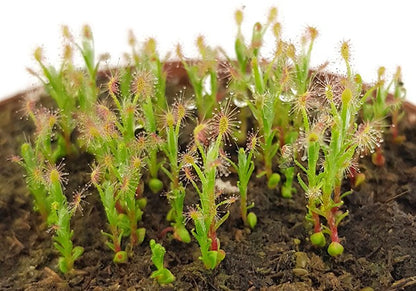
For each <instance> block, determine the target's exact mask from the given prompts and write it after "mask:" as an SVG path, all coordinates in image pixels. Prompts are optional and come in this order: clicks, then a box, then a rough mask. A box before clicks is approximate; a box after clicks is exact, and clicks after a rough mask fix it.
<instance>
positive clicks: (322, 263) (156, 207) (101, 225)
mask: <svg viewBox="0 0 416 291" xmlns="http://www.w3.org/2000/svg"><path fill="white" fill-rule="evenodd" d="M19 98H21V97H17V98H16V99H15V100H13V101H12V102H3V104H1V108H0V163H1V164H2V166H1V168H0V238H1V239H0V289H1V290H9V289H10V290H51V289H59V290H62V289H64V290H65V289H68V290H127V289H128V290H360V289H361V288H364V287H372V288H374V290H416V179H415V178H416V128H415V127H414V126H410V125H409V124H410V123H409V122H408V121H407V127H406V128H405V129H404V131H405V134H406V137H407V141H406V142H405V143H403V144H401V145H392V144H391V143H390V142H389V141H388V138H387V141H386V142H385V144H384V146H385V155H386V160H387V163H386V166H385V167H383V168H375V166H373V165H372V164H371V163H370V162H368V161H367V160H364V161H363V162H364V165H363V167H364V172H365V174H366V176H367V181H366V183H365V184H364V185H362V186H361V188H360V189H357V190H356V191H354V192H355V193H353V194H352V195H350V196H349V197H348V198H347V199H346V203H345V209H348V210H349V211H350V215H349V216H348V217H347V218H346V219H345V220H344V221H343V222H342V224H341V225H340V227H339V231H340V236H341V238H342V243H343V244H344V246H345V253H344V254H343V255H342V256H340V257H339V258H332V257H330V256H329V255H328V254H327V253H326V250H321V249H315V248H313V247H312V246H311V244H310V243H309V241H308V237H309V234H308V230H307V228H306V227H305V223H304V216H305V211H306V208H305V205H306V201H305V198H304V197H303V195H302V192H301V191H300V190H299V191H298V193H297V194H295V195H294V198H293V199H291V200H287V199H283V198H281V197H280V195H279V193H277V192H275V191H270V190H268V189H267V188H266V187H264V186H265V184H266V183H265V181H264V180H262V179H254V180H253V182H252V183H251V184H250V191H249V195H250V199H251V200H254V202H255V208H254V211H255V213H256V214H257V216H258V220H259V223H258V225H257V227H256V228H255V230H254V231H253V232H251V233H249V232H248V231H246V230H244V229H243V227H242V223H241V221H240V220H239V218H238V211H237V205H234V206H233V207H232V208H231V209H230V210H231V212H232V214H231V216H230V218H229V219H228V220H227V221H226V223H225V224H224V225H223V226H222V227H221V228H220V229H219V233H218V236H219V238H220V240H221V248H222V249H224V250H225V251H226V258H225V260H224V261H223V262H222V263H221V264H220V266H219V267H218V268H217V269H216V270H214V271H207V270H205V269H204V267H203V265H202V263H201V262H200V261H199V260H198V256H199V249H198V245H197V243H196V242H195V241H192V242H191V243H190V244H189V245H184V244H182V243H179V242H177V241H175V240H172V239H171V238H170V237H169V236H167V237H165V238H164V239H163V240H160V239H158V241H159V242H162V243H163V245H164V247H165V248H166V250H167V254H166V256H165V262H166V266H168V267H169V269H170V270H171V271H172V273H173V274H174V275H175V276H176V278H177V280H176V282H174V283H173V284H171V285H169V286H165V287H163V288H161V287H160V286H158V285H157V284H156V283H155V282H154V281H153V279H150V278H149V276H150V274H151V272H152V271H153V266H152V264H151V260H150V254H151V253H150V247H149V240H150V239H151V238H157V237H158V234H159V233H160V231H161V230H162V229H163V228H165V227H166V226H167V225H168V224H167V222H166V221H165V219H164V215H165V214H166V212H167V210H168V204H167V201H166V197H164V196H163V195H153V194H151V193H150V192H149V191H147V190H146V191H145V195H146V196H147V197H148V200H149V203H148V206H147V207H146V209H145V214H144V218H143V226H144V227H146V229H147V235H146V239H145V241H144V242H143V244H142V245H141V246H139V247H137V248H136V249H135V255H134V257H133V258H132V259H131V260H130V261H129V263H128V264H126V265H116V264H114V263H113V262H112V255H113V254H112V252H111V250H109V249H108V248H107V247H106V246H105V245H104V240H105V238H104V237H103V236H102V235H101V233H100V230H101V229H106V219H105V214H104V211H103V209H102V207H101V205H100V202H99V199H98V198H97V193H96V192H95V191H94V189H90V191H89V192H90V193H91V195H89V196H88V198H87V202H88V204H86V205H85V207H84V213H83V215H82V216H81V215H79V214H78V215H77V216H76V217H74V220H73V227H74V230H75V241H76V244H77V245H82V246H84V247H85V253H84V255H83V256H82V258H81V259H80V260H78V261H77V262H76V265H75V267H76V269H77V271H76V272H75V273H74V274H71V275H68V276H66V277H65V276H63V275H61V274H60V273H59V271H58V270H57V267H56V264H57V254H56V252H55V251H54V249H53V247H52V244H51V237H50V234H49V233H48V232H47V231H46V230H45V229H41V228H40V223H39V222H40V220H39V218H38V215H37V214H36V213H35V212H34V211H32V204H31V197H30V196H29V193H28V191H27V189H26V187H25V182H24V179H23V174H24V173H23V171H22V169H21V168H20V167H19V166H18V165H15V164H13V163H11V162H9V161H8V158H9V157H10V156H11V155H12V154H17V153H18V152H19V146H20V144H21V143H22V142H23V141H25V140H27V139H30V136H31V133H30V132H31V130H32V126H31V123H30V122H29V121H26V120H24V119H21V114H20V113H19V112H17V111H18V110H19V106H20V104H19V101H18V100H19ZM91 161H92V157H90V156H87V155H82V156H80V157H79V158H76V159H75V158H72V159H71V158H68V159H66V160H65V164H66V169H67V170H68V171H70V172H71V173H72V174H71V176H70V177H69V178H70V184H69V185H68V187H67V193H68V195H70V194H71V193H72V191H74V190H75V189H76V187H78V186H82V185H84V184H85V183H86V182H87V181H88V171H89V170H90V169H89V163H91ZM345 186H346V187H348V185H347V184H346V185H345ZM188 196H189V197H190V198H189V201H188V205H189V203H192V199H193V198H192V193H189V195H188ZM188 226H189V228H191V227H192V226H191V225H188Z"/></svg>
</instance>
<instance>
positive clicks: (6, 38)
mask: <svg viewBox="0 0 416 291" xmlns="http://www.w3.org/2000/svg"><path fill="white" fill-rule="evenodd" d="M6 3H7V4H6ZM271 6H276V7H277V8H278V20H279V21H280V22H281V23H282V27H283V38H284V39H286V40H292V41H297V40H299V38H300V36H301V34H302V32H303V31H304V29H305V27H306V26H307V25H311V26H315V27H317V28H318V30H319V33H320V35H319V37H318V39H317V41H316V45H315V47H314V51H313V55H312V65H313V66H317V65H319V64H321V63H323V62H325V61H330V62H331V70H333V71H336V72H342V68H343V64H342V62H341V60H340V57H339V56H338V51H339V45H340V43H341V41H342V40H349V41H350V43H351V46H352V49H353V51H352V54H353V62H352V64H353V68H354V71H355V72H357V73H360V74H361V75H362V76H363V78H364V79H365V81H369V82H371V81H374V80H375V78H376V71H377V68H378V67H379V66H381V65H383V66H385V67H386V68H387V72H388V73H390V74H393V73H394V71H395V68H396V66H397V65H400V66H401V67H402V71H403V81H404V83H405V86H406V88H407V92H408V94H407V99H408V100H411V101H412V102H413V103H416V56H415V53H416V44H415V33H414V30H415V28H416V16H415V12H416V9H413V6H414V5H413V3H412V1H404V0H402V1H400V0H399V1H384V0H378V1H373V0H365V1H363V0H345V1H337V0H332V1H329V0H328V1H319V0H316V1H310V0H305V1H294V0H292V1H290V0H287V1H269V0H265V1H232V0H222V1H217V0H206V1H196V0H194V1H191V0H189V1H185V0H176V1H171V0H167V1H161V0H148V1H139V0H136V1H127V0H124V1H114V0H113V1H103V0H102V1H88V0H84V1H82V0H71V1H59V0H54V1H53V0H47V1H30V0H28V1H22V0H15V1H2V2H1V4H0V41H1V43H0V66H1V67H0V99H3V98H7V97H9V96H11V95H12V94H14V93H16V92H18V91H21V90H23V89H25V88H28V87H30V86H36V85H39V83H38V82H37V80H36V79H35V78H34V77H32V76H30V75H29V74H28V73H27V72H26V67H30V68H37V67H36V63H35V61H34V60H33V57H32V53H33V51H34V49H35V48H36V47H37V46H41V47H43V48H44V51H45V54H46V55H47V56H48V62H50V63H52V64H56V65H58V64H59V62H60V61H59V57H60V53H61V43H62V37H61V28H60V26H61V24H67V25H68V26H69V27H70V28H71V30H72V32H73V33H74V34H75V35H78V34H79V32H80V30H81V26H82V25H83V24H86V23H87V24H90V25H91V27H92V29H93V33H94V38H95V45H96V50H97V52H98V53H104V52H109V53H110V54H111V56H112V63H113V64H120V62H121V60H122V54H123V53H124V52H128V51H129V47H128V44H127V35H128V34H127V32H128V29H132V30H133V31H134V32H135V34H136V36H137V38H138V39H139V40H143V39H145V38H146V37H149V36H150V37H154V38H156V40H157V42H158V48H159V52H161V54H162V55H164V54H165V53H166V52H167V51H173V50H174V47H175V45H176V43H178V42H179V43H181V44H182V46H183V48H184V53H185V55H186V56H189V57H192V56H195V49H194V48H195V45H194V43H195V38H196V37H197V36H198V35H199V34H202V35H204V36H205V37H206V41H207V43H208V44H210V45H213V46H216V45H221V46H222V47H223V48H225V49H226V50H227V51H228V52H229V53H230V54H231V55H232V51H233V39H234V36H235V33H236V26H235V24H234V11H235V10H236V9H237V8H242V7H244V23H243V29H244V31H245V33H246V34H245V35H246V39H249V38H250V35H251V28H252V25H253V24H254V22H256V21H260V22H264V21H266V18H267V14H268V9H269V8H270V7H271ZM266 45H267V46H268V49H266V50H265V51H264V55H265V56H267V53H268V52H269V53H270V52H271V51H272V47H273V41H272V39H270V41H269V42H266Z"/></svg>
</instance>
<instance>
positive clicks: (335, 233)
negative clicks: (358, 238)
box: [327, 207, 339, 242]
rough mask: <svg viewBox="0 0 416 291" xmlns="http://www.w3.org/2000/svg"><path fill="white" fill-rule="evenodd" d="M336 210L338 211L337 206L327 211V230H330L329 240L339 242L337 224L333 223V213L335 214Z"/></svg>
mask: <svg viewBox="0 0 416 291" xmlns="http://www.w3.org/2000/svg"><path fill="white" fill-rule="evenodd" d="M337 211H338V207H333V208H332V209H331V210H330V211H329V213H328V217H327V221H328V225H329V230H330V231H331V241H333V242H339V237H338V228H337V225H336V223H335V214H336V212H337Z"/></svg>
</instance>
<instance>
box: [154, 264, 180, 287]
mask: <svg viewBox="0 0 416 291" xmlns="http://www.w3.org/2000/svg"><path fill="white" fill-rule="evenodd" d="M150 278H155V279H156V280H157V282H158V283H159V284H160V285H164V284H169V283H172V282H174V281H175V280H176V278H175V276H174V275H173V274H172V273H171V271H169V270H168V269H166V268H163V269H161V270H157V271H154V272H152V274H151V275H150Z"/></svg>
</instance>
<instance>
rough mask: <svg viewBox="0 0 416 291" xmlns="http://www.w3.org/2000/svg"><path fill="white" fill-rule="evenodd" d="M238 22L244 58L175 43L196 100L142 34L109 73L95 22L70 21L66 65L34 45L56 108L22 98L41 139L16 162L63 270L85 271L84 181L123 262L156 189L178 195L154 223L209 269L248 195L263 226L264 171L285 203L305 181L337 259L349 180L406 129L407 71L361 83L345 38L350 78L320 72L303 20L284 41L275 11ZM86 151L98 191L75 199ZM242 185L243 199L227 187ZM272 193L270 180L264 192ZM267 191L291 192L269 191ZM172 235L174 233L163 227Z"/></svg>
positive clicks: (311, 207) (166, 274)
mask: <svg viewBox="0 0 416 291" xmlns="http://www.w3.org/2000/svg"><path fill="white" fill-rule="evenodd" d="M235 19H236V23H237V28H238V30H237V36H236V39H235V41H234V48H235V59H233V58H231V57H229V56H228V55H227V54H226V52H225V51H224V50H222V49H221V48H220V47H215V48H213V47H211V46H209V45H208V44H206V42H205V40H204V38H203V37H202V36H200V37H198V39H197V41H196V43H197V47H198V50H199V54H200V59H198V60H192V61H188V60H187V58H186V56H184V54H183V52H182V48H181V47H180V46H179V45H178V46H177V47H176V56H177V57H178V58H179V62H178V64H179V63H181V64H182V66H183V68H184V69H185V70H186V72H187V74H188V77H189V82H190V84H191V85H192V88H193V92H191V94H189V95H190V96H189V97H185V96H184V95H185V94H183V92H182V91H181V90H183V87H181V85H178V86H177V87H176V88H177V89H178V92H167V90H166V88H167V83H166V82H167V80H169V78H167V76H168V74H169V72H168V71H166V70H165V69H164V64H165V63H166V62H168V61H169V56H170V54H167V56H166V57H165V58H161V57H160V56H159V55H158V52H157V49H156V41H155V40H154V39H148V40H146V41H145V42H143V43H140V42H138V41H137V40H136V38H135V36H134V35H133V33H130V35H129V44H130V46H131V54H130V55H127V56H126V60H128V61H129V66H126V67H124V68H118V69H111V70H110V69H109V70H107V71H106V72H103V74H101V75H100V74H99V73H98V65H99V62H96V60H95V54H94V42H93V38H92V32H91V30H90V29H89V27H88V26H86V27H84V29H83V34H82V37H81V42H80V43H78V42H76V41H75V38H74V37H73V36H72V35H71V34H70V33H69V30H68V28H64V39H65V51H64V54H63V55H64V57H63V61H62V64H61V66H60V67H59V68H58V69H56V68H54V67H52V66H49V65H46V61H45V57H44V56H43V53H42V50H41V49H37V50H36V51H35V59H36V61H37V62H38V63H39V65H40V67H41V74H36V75H37V76H38V77H39V79H40V80H41V81H42V83H43V85H44V86H45V88H46V91H47V92H48V93H49V94H50V96H51V97H52V99H53V100H54V101H55V103H56V104H55V105H56V106H54V108H46V107H45V106H44V105H38V104H36V102H35V101H34V100H30V99H28V100H27V101H26V102H25V105H24V111H25V113H26V115H27V116H28V118H29V119H30V120H31V121H33V124H34V136H33V138H32V139H31V140H32V142H25V143H24V144H23V145H22V146H21V153H20V155H21V157H17V156H16V157H13V158H12V160H13V161H15V162H17V163H18V164H20V165H21V166H22V167H23V168H24V169H25V171H26V184H27V186H28V189H29V191H30V193H31V194H32V196H33V204H34V208H35V209H36V210H37V211H38V212H39V215H40V216H41V217H42V219H43V222H44V224H45V227H48V228H50V229H51V230H53V232H54V246H55V248H56V249H57V250H58V251H59V253H60V255H61V258H60V259H59V269H60V270H61V271H62V272H63V273H67V272H70V271H71V270H72V269H73V268H75V266H74V264H76V260H77V258H79V256H80V255H81V254H82V253H83V249H82V248H81V247H77V246H74V245H73V242H72V237H73V231H72V230H71V225H70V222H71V218H73V216H74V215H75V213H76V212H77V210H80V209H82V207H81V203H82V202H83V198H84V197H85V195H86V193H85V191H87V190H88V191H89V192H91V193H89V194H91V195H96V197H97V200H98V201H101V203H102V206H103V207H102V209H103V211H104V212H105V213H103V214H102V216H104V215H105V216H106V219H107V226H106V228H105V229H103V230H102V231H101V232H102V234H103V235H104V237H105V238H106V239H107V241H106V245H107V246H108V247H109V248H110V249H111V250H112V251H113V252H114V256H113V261H114V262H115V263H126V262H127V261H128V260H129V257H132V256H133V255H135V254H134V252H135V251H136V250H138V249H139V248H143V247H146V246H148V245H147V243H145V244H143V245H141V243H142V242H143V241H144V240H145V239H146V237H145V234H146V227H147V226H146V225H145V221H146V218H148V217H146V215H149V213H147V212H145V211H144V210H145V206H146V204H147V202H148V199H160V201H165V202H166V204H169V205H168V207H169V211H167V213H163V215H164V216H166V218H167V220H168V223H166V222H165V223H166V224H167V225H161V227H160V229H158V231H159V235H158V238H159V239H164V240H166V241H164V242H163V243H164V244H165V243H171V241H172V238H173V239H176V240H178V241H181V242H185V243H189V242H191V241H192V239H196V241H197V242H198V244H199V247H200V260H201V261H202V264H203V266H204V267H205V268H206V269H214V268H216V267H218V266H219V264H220V263H221V261H223V260H224V259H226V257H225V250H223V249H221V245H220V239H219V237H220V236H221V233H220V232H219V231H220V226H221V225H222V224H223V223H225V222H226V221H227V223H233V222H235V221H236V219H235V218H234V217H232V216H233V215H231V217H232V219H228V218H229V216H230V211H229V207H233V204H234V202H236V200H240V209H239V210H240V214H241V219H242V221H243V223H244V227H245V228H246V229H248V228H249V229H251V231H252V232H256V224H257V223H258V224H261V221H259V222H258V221H257V216H256V214H254V212H257V211H256V210H255V205H254V203H253V202H251V201H255V200H256V197H255V196H254V195H255V194H256V193H254V191H253V189H252V188H251V187H252V185H255V187H256V188H255V189H257V187H261V186H262V185H261V184H262V183H263V182H262V181H265V180H262V179H267V182H266V183H264V184H265V185H264V187H265V188H266V187H268V188H269V189H278V190H277V192H280V194H281V196H282V197H284V198H287V199H290V198H291V197H292V195H294V193H296V191H295V189H298V190H301V191H298V193H301V192H302V193H303V194H304V195H305V196H306V200H307V202H306V204H307V205H306V206H307V215H306V219H307V220H308V221H309V222H311V223H312V225H313V231H312V234H311V235H310V238H309V240H310V241H311V243H312V244H313V245H315V246H319V247H325V246H327V248H328V253H329V254H330V255H331V256H337V255H341V254H342V253H343V250H344V248H343V246H342V244H341V242H342V239H343V238H342V239H341V238H340V237H339V233H338V227H339V226H340V223H341V222H342V219H343V218H345V217H346V216H347V215H348V211H347V210H346V209H345V206H344V204H343V203H344V202H343V198H344V197H345V196H346V195H348V194H350V193H351V192H352V191H350V189H348V188H345V186H343V185H345V184H343V183H342V182H343V180H344V178H345V177H349V178H350V179H351V181H352V182H353V183H352V184H353V186H358V184H360V183H362V182H364V180H365V179H364V176H363V174H361V173H359V162H360V160H361V159H362V158H364V157H365V156H367V155H370V154H374V155H373V160H374V161H375V162H376V164H378V165H381V164H382V161H383V157H382V156H381V155H380V153H381V143H382V142H383V139H384V138H383V135H382V130H383V129H385V128H386V125H385V124H387V122H390V121H391V127H390V128H391V135H392V140H393V142H396V143H399V142H401V141H403V139H404V137H403V136H402V135H400V134H399V131H398V126H399V121H400V119H401V117H402V114H401V109H400V106H401V103H402V101H403V98H404V96H405V90H404V88H403V84H402V82H401V72H400V68H398V70H397V72H396V73H395V74H394V76H393V78H392V81H388V79H387V77H386V73H385V69H384V68H381V69H380V70H379V72H378V76H379V77H378V80H377V83H376V84H375V85H374V86H372V87H371V86H367V85H364V83H363V81H362V80H361V77H360V75H358V74H354V73H353V72H352V68H351V65H350V48H349V43H348V42H343V43H342V45H341V56H342V58H343V59H344V61H345V65H346V68H347V69H346V71H347V73H346V75H345V76H343V75H333V74H329V73H325V72H323V69H324V67H325V66H322V67H320V68H317V69H316V70H314V71H311V69H310V61H311V57H312V49H313V47H314V44H315V41H316V39H317V36H318V32H317V30H316V29H315V28H313V27H307V28H306V30H305V32H304V34H303V35H302V37H301V40H300V47H297V46H295V45H294V44H292V43H290V42H288V41H285V40H283V39H282V34H281V25H280V23H279V22H278V21H277V10H276V9H275V8H273V9H271V10H270V13H269V16H268V19H267V21H266V22H265V23H263V24H261V23H256V24H255V25H254V27H253V31H252V33H251V39H250V40H249V42H247V43H246V41H245V37H244V35H243V33H242V21H243V13H242V11H240V10H239V11H237V12H236V14H235ZM268 37H270V38H271V39H272V40H273V41H274V43H275V49H274V52H273V53H272V55H271V58H270V59H266V58H264V57H263V56H262V47H263V43H264V42H265V41H266V39H267V38H268ZM267 40H268V39H267ZM74 49H76V50H77V51H79V52H80V54H81V56H82V59H83V63H84V65H85V67H84V68H83V69H80V68H77V67H76V66H75V62H73V61H72V54H73V50H74ZM178 66H179V65H178ZM98 75H100V77H99V78H98ZM179 87H181V88H179ZM99 91H100V92H99ZM175 96H176V99H175ZM224 97H225V98H224ZM172 100H173V101H172ZM383 122H384V123H383ZM249 128H252V130H248V129H249ZM226 150H227V152H228V153H227V152H226ZM76 151H84V152H88V153H89V154H91V155H92V156H93V158H94V161H93V162H91V164H90V165H89V166H90V167H91V173H90V180H91V183H90V184H89V185H88V186H91V187H85V188H86V189H87V190H85V189H84V190H83V191H80V192H76V193H75V195H74V198H73V200H72V201H69V200H68V199H67V198H66V196H65V195H64V185H65V182H66V180H67V178H69V177H67V175H66V174H65V173H64V172H63V171H62V164H60V163H58V162H60V161H61V158H62V157H65V156H69V155H71V154H72V153H74V152H76ZM74 158H76V157H74ZM255 170H256V173H254V172H255ZM230 172H232V175H228V174H229V173H230ZM69 174H70V173H69ZM262 176H264V177H263V178H261V177H262ZM295 177H297V179H296V178H295ZM224 185H230V188H227V187H224ZM233 185H237V186H233ZM151 192H153V193H163V194H165V193H166V195H160V197H158V196H155V195H153V194H151ZM238 192H239V197H238V198H237V196H232V195H230V194H238ZM270 192H272V191H270V190H268V189H265V191H264V193H262V195H269V193H270ZM273 192H276V191H274V190H273ZM269 199H281V198H279V197H278V196H277V195H275V194H273V195H271V196H270V197H269ZM151 202H154V201H151ZM160 209H164V207H160ZM184 209H186V210H185V211H184ZM153 211H159V209H154V208H153ZM257 214H258V215H259V216H260V213H259V212H257ZM80 219H82V218H80ZM162 224H163V223H162ZM78 231H81V230H77V229H76V232H78ZM98 232H99V231H97V235H99V234H98ZM167 232H172V233H173V234H172V236H167V237H165V234H166V233H167ZM217 232H218V233H217ZM152 233H154V232H153V231H148V233H147V234H146V236H151V235H152ZM191 234H192V235H191ZM328 237H329V238H330V240H331V242H330V243H329V244H327V242H326V240H327V238H328ZM246 239H250V236H249V235H248V236H247V237H246ZM345 239H348V238H345ZM149 241H150V247H151V250H152V261H153V263H154V265H155V267H156V269H157V270H155V271H154V272H152V274H150V271H149V276H151V277H152V278H155V279H156V280H157V281H158V282H159V283H160V284H168V283H171V282H173V281H174V280H175V277H174V276H173V275H172V274H171V273H170V271H169V270H168V269H166V268H165V267H164V265H163V260H164V254H165V249H164V248H163V247H162V245H161V244H157V243H156V242H155V241H154V238H152V237H149ZM165 245H166V244H165ZM183 247H186V246H183ZM148 261H149V262H150V260H149V259H148ZM149 270H150V269H149Z"/></svg>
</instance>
